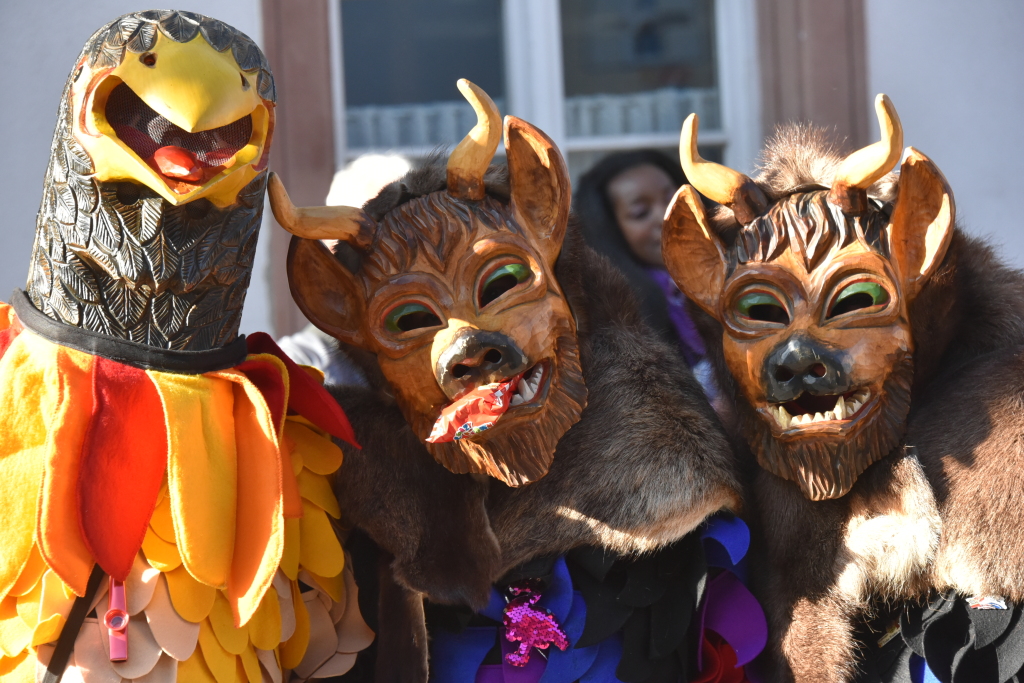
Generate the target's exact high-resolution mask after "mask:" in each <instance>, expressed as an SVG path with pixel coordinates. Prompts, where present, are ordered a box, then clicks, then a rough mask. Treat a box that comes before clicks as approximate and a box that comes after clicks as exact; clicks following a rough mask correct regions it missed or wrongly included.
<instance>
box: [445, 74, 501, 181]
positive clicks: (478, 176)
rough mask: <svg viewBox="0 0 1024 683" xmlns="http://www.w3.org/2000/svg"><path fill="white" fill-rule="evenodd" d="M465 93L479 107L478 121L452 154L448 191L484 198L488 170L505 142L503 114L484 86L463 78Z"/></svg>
mask: <svg viewBox="0 0 1024 683" xmlns="http://www.w3.org/2000/svg"><path fill="white" fill-rule="evenodd" d="M459 90H460V91H461V92H462V96H463V97H465V98H466V100H467V101H468V102H469V103H470V104H471V105H473V109H474V110H475V111H476V125H475V126H473V130H471V131H469V134H468V135H467V136H466V137H464V138H463V139H462V142H460V143H459V144H458V146H457V147H456V148H455V149H454V150H452V154H451V156H450V157H448V194H450V195H451V196H453V197H456V198H458V199H471V200H474V201H479V200H481V199H483V198H484V194H485V188H484V172H486V171H487V167H488V166H490V165H491V159H493V158H494V152H495V151H497V149H498V143H499V142H501V114H500V113H499V112H498V107H497V106H495V104H494V101H493V100H491V98H490V97H489V96H488V95H487V93H485V92H484V91H483V90H482V89H481V88H480V87H478V86H476V85H474V84H473V83H470V82H469V81H467V80H466V79H465V78H460V79H459Z"/></svg>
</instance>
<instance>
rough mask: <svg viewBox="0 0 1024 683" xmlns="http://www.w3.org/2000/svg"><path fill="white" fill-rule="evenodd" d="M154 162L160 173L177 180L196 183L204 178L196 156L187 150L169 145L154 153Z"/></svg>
mask: <svg viewBox="0 0 1024 683" xmlns="http://www.w3.org/2000/svg"><path fill="white" fill-rule="evenodd" d="M153 162H154V163H155V164H156V167H157V168H158V169H160V173H162V174H163V175H165V176H167V177H168V178H174V179H176V180H188V181H193V182H194V181H196V180H201V179H202V177H203V170H202V168H200V165H199V161H198V160H197V159H196V155H195V154H193V153H192V152H190V151H188V150H187V149H182V148H181V147H175V146H174V145H167V146H166V147H161V148H160V149H158V150H157V151H155V152H153Z"/></svg>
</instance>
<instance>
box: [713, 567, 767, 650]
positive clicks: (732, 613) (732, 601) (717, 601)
mask: <svg viewBox="0 0 1024 683" xmlns="http://www.w3.org/2000/svg"><path fill="white" fill-rule="evenodd" d="M700 620H701V633H702V634H703V632H704V629H709V630H711V631H714V632H715V633H717V634H718V635H720V636H722V638H723V639H724V640H725V642H727V643H729V645H730V646H731V647H732V649H733V650H735V652H736V663H737V666H742V665H744V664H746V663H748V662H750V661H752V660H753V659H754V657H756V656H757V655H758V654H760V652H761V650H763V649H764V646H765V645H766V644H767V643H768V622H767V620H766V619H765V617H764V610H762V609H761V605H760V604H759V603H758V602H757V598H755V597H754V596H753V595H752V594H751V593H750V591H749V590H747V587H746V586H744V585H743V582H742V581H740V580H739V579H738V578H737V577H736V575H735V574H733V573H732V572H729V571H725V572H722V573H721V574H719V575H718V576H716V577H715V578H713V579H711V581H709V582H708V588H707V593H706V595H705V598H704V609H703V610H702V612H701V618H700ZM701 665H702V662H701V657H700V655H698V657H697V666H698V668H699V667H701Z"/></svg>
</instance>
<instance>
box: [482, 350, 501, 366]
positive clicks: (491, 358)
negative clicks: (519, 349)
mask: <svg viewBox="0 0 1024 683" xmlns="http://www.w3.org/2000/svg"><path fill="white" fill-rule="evenodd" d="M484 360H485V361H487V362H488V363H500V362H501V351H499V350H498V349H491V350H490V351H488V352H487V353H485V354H484Z"/></svg>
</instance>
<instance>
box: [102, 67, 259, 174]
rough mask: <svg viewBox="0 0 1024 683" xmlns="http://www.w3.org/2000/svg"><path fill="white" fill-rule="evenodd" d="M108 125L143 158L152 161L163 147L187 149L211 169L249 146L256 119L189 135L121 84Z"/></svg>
mask: <svg viewBox="0 0 1024 683" xmlns="http://www.w3.org/2000/svg"><path fill="white" fill-rule="evenodd" d="M106 113H107V123H109V124H110V126H111V127H112V128H113V129H114V132H115V133H117V137H119V138H120V139H121V140H122V141H123V142H124V143H125V144H126V145H128V146H129V147H131V149H132V151H133V152H135V153H136V154H137V155H138V156H139V158H140V159H149V158H150V157H152V156H153V153H154V152H156V151H157V150H158V149H160V148H161V147H166V146H168V145H173V146H175V147H181V148H182V149H187V150H188V151H190V152H192V154H194V155H195V156H196V159H198V160H199V161H200V162H202V163H203V164H205V165H207V166H219V165H221V164H223V163H224V162H226V161H227V160H228V159H230V158H231V157H232V156H234V155H235V153H236V152H238V150H240V149H242V148H243V147H245V146H246V145H247V144H248V143H249V138H250V137H252V117H251V116H243V117H242V118H240V119H238V120H237V121H234V122H233V123H229V124H227V125H226V126H221V127H219V128H212V129H210V130H204V131H200V132H198V133H189V132H187V131H185V130H183V129H181V128H179V127H178V126H176V125H174V124H173V123H171V122H170V121H168V120H167V119H165V118H164V117H162V116H160V115H159V114H157V113H156V112H155V111H153V110H152V109H151V108H150V107H149V105H147V104H146V103H145V102H143V101H142V98H140V97H139V96H138V95H136V94H135V92H134V91H133V90H132V89H131V88H129V87H128V86H127V85H126V84H124V83H122V84H120V85H118V86H117V87H116V88H114V90H113V91H112V92H111V93H110V97H109V98H107V112H106Z"/></svg>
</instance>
